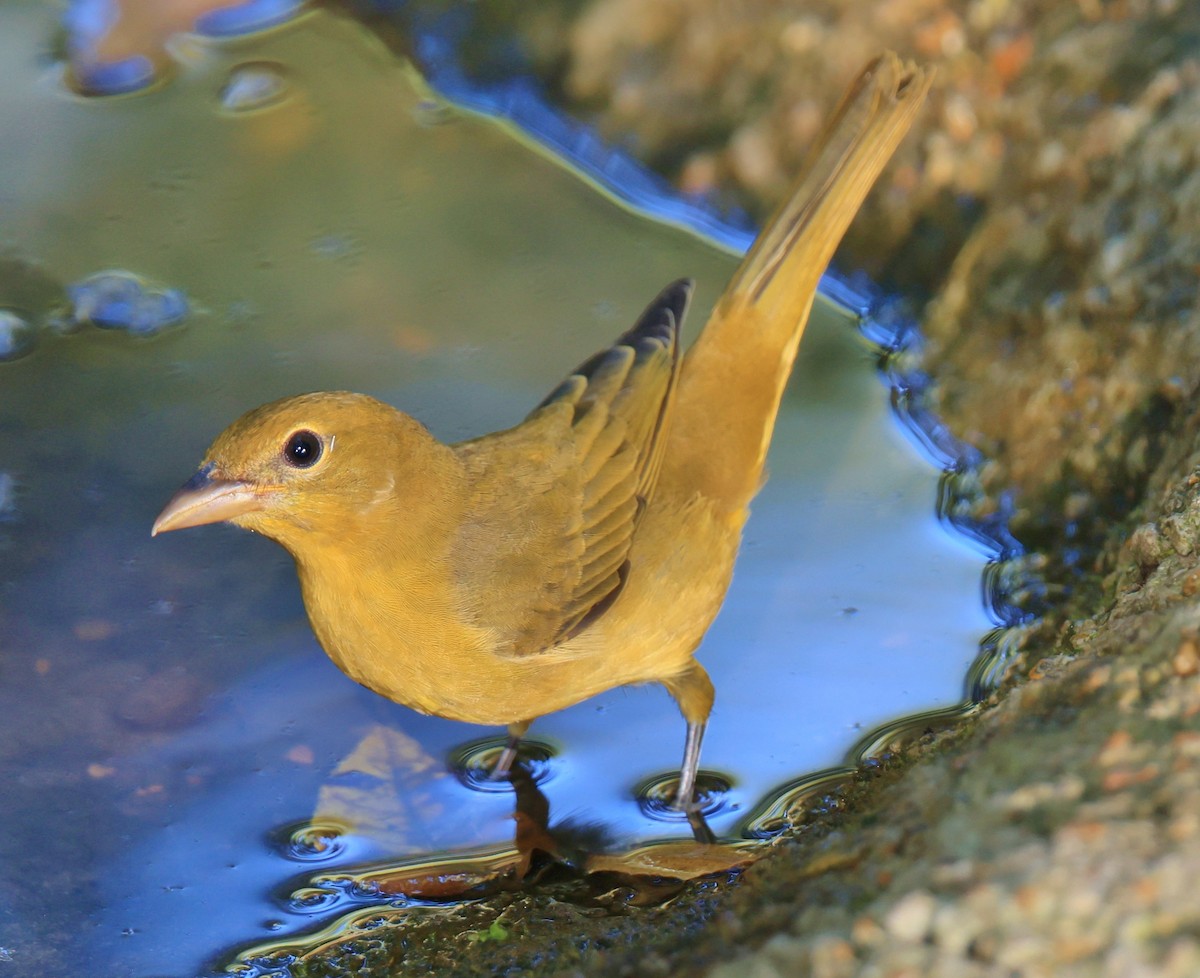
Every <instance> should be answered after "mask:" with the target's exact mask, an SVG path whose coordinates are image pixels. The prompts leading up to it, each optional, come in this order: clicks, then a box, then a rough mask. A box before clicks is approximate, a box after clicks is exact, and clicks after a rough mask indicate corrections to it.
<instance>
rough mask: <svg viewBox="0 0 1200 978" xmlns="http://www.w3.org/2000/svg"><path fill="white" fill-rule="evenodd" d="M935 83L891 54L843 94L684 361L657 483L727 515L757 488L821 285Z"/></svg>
mask: <svg viewBox="0 0 1200 978" xmlns="http://www.w3.org/2000/svg"><path fill="white" fill-rule="evenodd" d="M932 79H933V73H932V71H931V70H930V69H923V68H918V67H916V66H914V65H910V64H905V63H902V62H901V61H900V59H899V58H897V57H896V56H895V55H894V54H890V53H889V54H886V55H884V56H883V57H881V58H879V59H877V60H876V61H874V62H872V63H871V64H870V65H869V66H868V67H867V68H866V70H865V71H864V72H863V73H862V75H861V76H860V77H859V79H858V81H857V82H855V84H854V86H853V87H852V88H851V89H850V91H849V92H848V93H847V94H846V96H845V98H844V99H843V100H842V104H841V106H840V107H839V108H838V111H837V113H836V114H835V115H834V117H833V119H832V120H831V121H830V123H829V124H828V126H827V127H826V129H825V132H824V135H823V136H822V138H821V139H820V140H819V141H818V143H817V145H816V148H815V149H814V150H813V152H812V154H811V155H810V157H809V160H808V162H807V164H806V165H805V167H804V168H803V170H802V172H801V175H800V177H799V179H798V180H797V182H796V184H795V186H794V187H793V189H792V192H791V194H790V195H789V197H788V199H787V200H786V201H785V202H784V204H783V206H782V207H781V208H780V209H779V210H778V211H777V212H776V213H775V215H774V216H773V217H772V218H771V220H770V221H768V222H767V225H766V227H765V228H764V229H763V231H762V233H761V234H760V235H759V236H758V238H757V240H756V241H755V242H754V246H753V247H752V248H751V249H750V252H749V253H748V254H747V255H746V257H745V259H744V260H743V262H742V264H741V266H740V267H739V268H738V270H737V272H736V273H735V274H734V277H733V280H732V281H731V282H730V284H729V287H728V288H727V289H726V290H725V293H724V294H723V295H722V297H721V299H720V301H719V302H718V303H717V306H716V308H715V309H714V310H713V313H712V316H711V317H710V318H709V321H708V324H707V325H706V326H705V328H704V331H703V332H702V333H701V335H700V337H699V338H698V339H697V340H696V343H695V345H694V346H693V347H692V349H691V350H690V351H689V352H688V355H687V357H686V358H685V360H684V364H683V370H682V375H681V377H680V381H679V389H678V395H677V397H678V399H677V401H676V404H675V409H674V412H673V414H674V417H673V418H672V421H671V430H670V445H669V447H668V449H667V451H666V460H667V461H666V463H665V464H666V465H667V466H668V467H669V468H670V471H666V470H664V472H663V474H662V480H663V482H669V483H672V484H673V485H674V486H675V487H676V488H678V489H681V490H684V491H688V490H691V491H699V492H701V493H702V494H704V495H706V496H709V497H710V498H712V499H713V500H714V501H715V502H717V503H718V504H721V505H723V506H727V507H729V508H730V509H731V510H740V509H741V508H743V507H745V506H746V505H747V504H748V503H749V501H750V499H751V497H753V495H754V493H755V492H756V491H757V490H758V487H759V484H760V482H761V479H762V468H763V463H764V460H765V459H766V454H767V447H768V446H769V444H770V441H771V432H772V430H773V428H774V426H775V416H776V414H777V413H778V410H779V402H780V399H781V398H782V397H783V390H784V387H785V385H786V384H787V379H788V375H789V374H790V373H791V370H792V363H793V361H794V360H795V358H796V350H797V348H798V347H799V344H800V337H801V335H802V334H803V332H804V326H805V324H806V323H807V321H808V315H809V311H810V310H811V308H812V303H813V298H814V297H815V295H816V291H817V286H818V284H819V283H820V280H821V275H822V274H823V273H824V271H825V267H826V266H827V265H828V264H829V260H830V259H831V258H832V257H833V252H834V250H835V249H836V248H837V245H838V242H840V241H841V239H842V235H843V234H845V232H846V228H847V227H848V226H849V224H850V222H851V221H852V220H853V219H854V215H855V214H856V213H857V211H858V208H859V206H860V205H861V204H862V201H863V198H864V197H866V195H867V191H868V190H870V189H871V185H872V184H873V183H874V182H875V179H876V178H877V177H878V176H879V172H880V171H881V170H882V169H883V167H884V166H885V165H886V164H887V162H888V160H889V159H890V158H891V156H892V154H893V153H894V152H895V150H896V147H897V145H899V143H900V140H901V139H903V138H904V135H905V133H906V132H908V129H909V127H910V126H911V125H912V122H913V119H914V118H915V117H916V114H917V112H918V110H919V109H920V107H921V104H922V103H923V102H924V99H925V96H926V94H927V93H928V91H929V86H930V84H931V82H932Z"/></svg>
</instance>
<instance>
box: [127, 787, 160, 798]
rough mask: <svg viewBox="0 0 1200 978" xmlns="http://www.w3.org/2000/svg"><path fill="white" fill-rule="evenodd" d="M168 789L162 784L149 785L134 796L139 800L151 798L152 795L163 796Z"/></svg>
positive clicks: (139, 789) (138, 790)
mask: <svg viewBox="0 0 1200 978" xmlns="http://www.w3.org/2000/svg"><path fill="white" fill-rule="evenodd" d="M165 791H166V789H165V788H164V787H163V786H162V785H161V784H148V785H145V786H144V787H141V788H138V789H137V790H136V791H134V793H133V794H134V796H135V797H137V798H149V797H150V796H152V795H161V794H163V792H165Z"/></svg>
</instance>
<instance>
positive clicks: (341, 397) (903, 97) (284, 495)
mask: <svg viewBox="0 0 1200 978" xmlns="http://www.w3.org/2000/svg"><path fill="white" fill-rule="evenodd" d="M930 82H931V72H930V71H929V70H925V69H920V68H916V67H913V66H911V65H904V64H902V63H901V62H900V61H899V60H898V59H897V58H896V57H895V56H894V55H886V56H884V57H882V58H880V59H879V60H877V61H876V62H874V63H873V64H871V65H870V66H868V68H867V69H866V71H865V72H864V73H863V75H862V76H861V77H860V78H859V80H858V81H857V83H856V84H855V85H854V87H853V88H852V89H851V90H850V92H849V93H848V94H847V96H846V98H845V100H844V101H843V103H842V106H841V108H840V109H839V111H838V113H837V115H836V116H835V118H834V120H833V121H832V123H831V124H830V126H829V127H828V128H827V130H826V134H825V136H824V138H823V139H822V141H821V142H820V144H819V145H818V148H817V150H816V152H815V153H814V154H813V156H812V158H811V160H810V162H809V165H808V166H807V167H806V169H805V171H804V173H803V175H802V176H801V178H800V180H799V181H798V183H797V185H796V187H795V189H794V191H793V193H792V196H791V197H790V199H789V200H788V201H787V202H786V203H785V204H784V205H783V207H782V208H781V209H780V211H779V212H778V213H777V214H776V215H775V216H774V218H773V219H772V220H771V221H770V222H769V223H768V224H767V226H766V229H765V230H764V231H763V232H762V234H761V235H760V236H759V238H758V240H757V241H756V242H755V244H754V247H753V248H752V249H751V251H750V253H749V254H748V255H747V256H746V258H745V260H744V261H743V263H742V265H741V267H740V268H739V269H738V271H737V272H736V274H735V275H734V278H733V281H732V282H731V283H730V284H729V287H728V288H727V289H726V291H725V293H724V295H723V296H722V298H721V299H720V301H719V302H718V304H717V306H716V308H715V309H714V311H713V313H712V316H711V318H710V319H709V321H708V324H707V325H706V326H705V328H704V330H703V332H702V333H701V334H700V336H699V338H698V339H697V340H696V342H695V343H694V345H693V346H692V348H691V349H690V350H689V352H688V353H687V355H686V356H683V357H681V356H680V344H679V327H680V323H681V322H682V320H683V316H684V313H685V311H686V309H687V305H688V298H689V296H690V294H691V288H692V287H691V283H690V282H688V281H680V282H676V283H674V284H672V285H669V286H667V288H666V289H664V290H663V292H662V293H661V294H660V295H659V296H658V297H657V298H656V299H655V300H654V301H653V302H652V303H651V304H650V306H649V307H648V308H647V309H646V311H645V312H644V313H643V314H642V316H641V318H640V319H639V320H638V322H637V324H636V325H634V327H633V328H632V329H630V330H629V331H628V332H626V333H625V334H624V335H622V336H621V337H619V338H618V339H617V341H616V343H615V344H613V345H612V346H611V347H609V348H608V349H606V350H604V351H602V352H600V353H598V354H596V355H595V356H594V357H592V358H591V359H590V360H588V361H586V362H585V363H584V364H582V365H581V366H580V367H579V368H578V369H577V370H576V371H575V372H573V373H572V374H571V375H570V376H569V377H567V379H566V380H565V381H563V383H562V384H560V385H559V386H558V387H557V388H556V389H555V390H554V391H553V392H552V393H551V394H550V395H549V396H548V397H547V398H546V399H545V400H544V401H542V403H541V404H539V405H538V406H537V408H535V409H534V411H533V412H532V413H531V414H530V415H529V416H528V417H527V418H526V419H525V420H524V421H522V422H521V423H520V424H519V425H517V426H516V427H514V428H510V429H508V430H507V431H499V432H495V433H493V434H489V435H484V436H483V437H480V438H476V439H473V440H471V441H465V442H460V443H458V444H455V445H446V444H443V443H441V442H439V441H438V440H437V439H435V438H434V437H433V436H432V435H431V434H430V433H429V432H428V431H427V430H426V429H425V428H424V427H423V426H422V425H420V424H419V423H418V422H416V421H414V420H413V419H412V418H410V417H409V416H408V415H406V414H403V413H401V412H400V411H398V410H396V409H395V408H393V407H391V406H389V405H387V404H383V403H381V402H379V401H377V400H374V399H373V398H370V397H366V396H364V395H361V394H351V393H345V392H335V393H316V394H302V395H300V396H297V397H289V398H285V399H283V400H280V401H275V402H273V403H271V404H266V405H264V406H262V407H260V408H257V409H255V410H253V411H250V412H249V413H247V414H246V415H244V416H243V417H241V418H240V419H238V420H237V421H235V422H234V423H233V424H232V425H231V426H230V427H229V428H227V429H226V430H225V431H224V432H223V433H222V434H221V435H220V436H219V437H218V438H217V440H216V441H215V442H213V444H212V446H211V447H210V448H209V450H208V453H207V455H206V456H205V458H204V461H203V463H202V465H201V467H200V470H199V471H198V472H197V473H196V474H195V475H194V476H193V477H192V478H191V480H189V481H188V482H187V483H186V484H185V485H184V486H183V488H182V489H180V491H179V492H178V493H176V494H175V496H174V497H173V498H172V499H171V500H170V502H168V503H167V505H166V508H165V509H164V510H163V511H162V513H161V514H160V515H159V517H158V520H157V521H156V522H155V524H154V528H153V531H152V532H153V533H155V534H157V533H161V532H164V531H167V530H177V529H181V528H183V527H188V526H198V525H201V524H205V523H215V522H220V521H228V522H230V523H234V524H236V525H237V526H241V527H245V528H246V529H248V530H254V531H257V532H259V533H262V534H265V535H266V536H268V537H270V538H271V539H273V540H275V541H277V542H278V543H280V544H281V545H282V546H283V547H285V548H286V549H287V550H288V552H289V553H290V554H291V555H292V557H293V558H294V559H295V562H296V568H297V572H298V574H299V577H300V586H301V589H302V591H303V595H304V604H305V608H306V609H307V611H308V617H309V621H310V622H311V623H312V627H313V631H314V632H315V633H316V635H317V638H318V639H319V641H320V643H321V645H322V646H323V647H324V648H325V651H326V652H327V653H328V654H329V656H330V658H332V659H333V661H334V662H335V663H337V665H338V667H339V668H340V669H341V670H342V671H343V672H345V673H346V674H347V675H348V676H350V677H351V678H352V679H355V680H357V681H358V682H360V683H362V684H363V685H364V686H367V687H369V688H370V689H373V690H375V691H376V692H377V693H380V694H382V695H383V696H386V697H388V698H389V699H392V700H395V701H396V702H397V703H403V704H405V705H406V706H409V707H411V708H412V709H414V710H418V711H419V712H421V713H431V714H435V715H437V716H441V717H448V718H451V719H454V720H462V721H466V722H468V723H478V724H496V725H506V726H507V727H508V732H509V740H508V746H507V747H506V748H505V751H504V753H503V754H502V755H501V756H500V758H499V760H498V761H497V764H496V769H495V772H494V773H495V775H496V776H503V775H504V774H506V773H507V771H508V769H509V767H510V765H511V764H512V762H513V760H514V758H515V756H516V749H517V745H518V743H519V740H520V738H521V736H522V735H523V734H524V733H525V731H526V729H527V728H528V727H529V724H530V723H531V722H532V721H533V720H535V719H536V718H537V717H539V716H542V715H544V714H547V713H552V712H554V711H555V710H561V709H563V708H564V707H567V706H571V705H572V704H574V703H578V702H580V701H581V700H584V699H587V698H588V697H590V696H594V695H595V694H597V693H600V692H603V691H604V690H606V689H611V688H613V687H615V686H622V685H625V684H627V683H647V682H658V683H662V685H664V686H665V687H666V688H667V690H668V691H669V692H670V694H671V695H672V696H673V697H674V698H675V701H676V702H677V703H678V704H679V709H680V711H681V712H682V713H683V716H684V718H685V720H686V721H687V738H686V744H685V749H684V757H683V764H682V768H681V771H680V778H679V786H678V790H677V794H676V804H677V806H678V807H681V808H687V807H689V806H692V805H693V804H694V800H693V795H694V787H695V778H696V769H697V766H698V764H699V760H700V742H701V738H702V736H703V733H704V726H705V723H706V721H707V719H708V715H709V712H710V710H711V708H712V702H713V686H712V683H711V681H710V680H709V678H708V674H707V673H706V672H705V671H704V669H703V667H702V666H701V665H700V664H699V663H698V662H697V661H696V660H695V659H694V658H693V653H694V652H695V651H696V648H697V646H699V644H700V640H701V639H702V638H703V636H704V633H705V631H707V629H708V627H709V625H710V624H711V622H712V620H713V618H714V617H715V616H716V614H717V610H718V609H719V608H720V606H721V602H722V601H723V600H724V597H725V592H726V589H727V588H728V587H729V581H730V577H731V575H732V573H733V565H734V559H735V557H736V556H737V551H738V546H739V544H740V542H741V536H742V527H743V525H744V524H745V522H746V517H747V515H748V513H749V508H748V507H749V504H750V501H751V499H752V498H753V497H754V495H755V493H756V491H757V490H758V488H759V486H760V484H761V481H762V479H763V463H764V460H765V458H766V454H767V446H768V445H769V443H770V440H771V432H772V429H773V428H774V425H775V416H776V413H777V411H778V408H779V402H780V399H781V397H782V396H783V391H784V386H785V384H786V382H787V379H788V375H789V373H790V372H791V368H792V362H793V360H794V359H795V356H796V349H797V346H798V345H799V342H800V336H801V334H802V333H803V330H804V325H805V323H806V321H807V319H808V314H809V310H810V308H811V306H812V302H813V297H814V295H815V293H816V289H817V285H818V282H819V280H820V277H821V274H822V272H823V270H824V268H825V266H826V265H827V264H828V262H829V259H830V258H831V257H832V255H833V251H834V249H835V247H836V246H837V243H838V242H839V241H840V240H841V237H842V235H843V233H844V232H845V229H846V227H847V226H848V225H849V223H850V221H851V219H852V218H853V217H854V214H855V212H856V211H857V210H858V207H859V206H860V204H861V203H862V200H863V198H864V197H865V196H866V193H867V191H868V190H869V189H870V187H871V185H872V183H873V182H874V181H875V178H876V177H877V176H878V174H879V171H880V170H881V169H882V168H883V166H884V164H885V163H886V162H887V161H888V159H889V158H890V157H891V155H892V153H893V152H894V150H895V148H896V146H897V144H898V143H899V142H900V140H901V139H902V138H903V136H904V134H905V133H906V132H907V130H908V128H909V126H910V125H911V124H912V121H913V118H914V117H915V115H916V113H917V110H918V109H919V108H920V106H921V104H922V102H923V101H924V98H925V95H926V93H927V92H928V90H929V85H930Z"/></svg>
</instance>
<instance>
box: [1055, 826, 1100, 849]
mask: <svg viewBox="0 0 1200 978" xmlns="http://www.w3.org/2000/svg"><path fill="white" fill-rule="evenodd" d="M1107 834H1108V826H1107V825H1105V824H1104V823H1103V822H1069V823H1068V824H1066V825H1064V826H1063V827H1062V829H1060V830H1059V835H1060V836H1061V837H1063V838H1069V839H1077V840H1078V841H1079V842H1082V843H1084V844H1085V845H1095V844H1096V843H1097V842H1099V841H1100V840H1101V839H1103V838H1104V836H1105V835H1107Z"/></svg>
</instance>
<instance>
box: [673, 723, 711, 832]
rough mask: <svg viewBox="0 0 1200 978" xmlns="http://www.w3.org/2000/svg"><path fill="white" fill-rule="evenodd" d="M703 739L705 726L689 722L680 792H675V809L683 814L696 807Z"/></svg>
mask: <svg viewBox="0 0 1200 978" xmlns="http://www.w3.org/2000/svg"><path fill="white" fill-rule="evenodd" d="M703 739H704V724H703V723H691V722H689V723H688V725H687V740H686V741H684V745H683V764H681V765H680V766H679V790H678V791H676V792H675V807H676V808H677V809H679V810H680V811H681V812H687V811H691V810H692V809H693V808H695V807H696V798H695V795H696V770H697V768H699V767H700V742H701V741H702V740H703Z"/></svg>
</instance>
